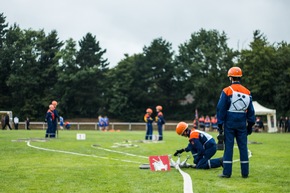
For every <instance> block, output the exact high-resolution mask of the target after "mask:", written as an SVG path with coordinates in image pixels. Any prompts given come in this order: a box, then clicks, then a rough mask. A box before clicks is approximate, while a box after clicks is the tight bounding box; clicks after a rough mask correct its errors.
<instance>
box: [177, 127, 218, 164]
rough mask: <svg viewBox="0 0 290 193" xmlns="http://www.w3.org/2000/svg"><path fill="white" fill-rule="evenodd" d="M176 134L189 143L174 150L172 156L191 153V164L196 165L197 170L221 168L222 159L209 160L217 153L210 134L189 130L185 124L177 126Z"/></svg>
mask: <svg viewBox="0 0 290 193" xmlns="http://www.w3.org/2000/svg"><path fill="white" fill-rule="evenodd" d="M176 133H177V134H178V135H181V136H183V137H188V138H189V143H188V145H187V147H186V148H183V149H179V150H176V152H175V153H174V154H173V155H174V156H177V155H178V154H181V153H183V152H184V151H185V152H189V151H191V153H192V156H193V158H194V162H193V163H194V164H196V168H197V169H210V168H218V167H221V166H222V158H214V159H211V158H212V157H213V156H214V155H215V153H216V151H217V146H216V142H215V140H214V138H213V137H212V136H211V135H210V134H208V133H206V132H204V131H200V130H198V129H194V128H193V129H191V130H190V129H189V128H188V124H187V123H185V122H179V123H178V124H177V126H176Z"/></svg>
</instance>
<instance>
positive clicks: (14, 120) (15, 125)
mask: <svg viewBox="0 0 290 193" xmlns="http://www.w3.org/2000/svg"><path fill="white" fill-rule="evenodd" d="M13 122H14V128H15V130H18V124H19V119H18V117H17V116H15V117H14V119H13Z"/></svg>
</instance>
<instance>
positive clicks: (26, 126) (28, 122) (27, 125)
mask: <svg viewBox="0 0 290 193" xmlns="http://www.w3.org/2000/svg"><path fill="white" fill-rule="evenodd" d="M29 126H30V121H29V118H28V117H26V120H25V128H26V129H27V130H30V128H29Z"/></svg>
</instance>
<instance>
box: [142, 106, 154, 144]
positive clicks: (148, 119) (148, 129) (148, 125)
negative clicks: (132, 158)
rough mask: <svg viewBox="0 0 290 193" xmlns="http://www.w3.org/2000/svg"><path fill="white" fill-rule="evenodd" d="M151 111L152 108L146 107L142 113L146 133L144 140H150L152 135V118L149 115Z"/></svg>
mask: <svg viewBox="0 0 290 193" xmlns="http://www.w3.org/2000/svg"><path fill="white" fill-rule="evenodd" d="M152 113H153V111H152V109H150V108H148V109H146V114H145V115H144V121H145V123H146V135H145V140H152V135H153V126H152V123H153V119H152V117H151V114H152Z"/></svg>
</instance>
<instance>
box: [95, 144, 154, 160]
mask: <svg viewBox="0 0 290 193" xmlns="http://www.w3.org/2000/svg"><path fill="white" fill-rule="evenodd" d="M91 147H92V148H96V149H100V150H104V151H108V152H114V153H120V154H124V155H129V156H133V157H140V158H145V159H148V157H147V156H142V155H135V154H131V153H126V152H122V151H116V150H111V149H106V148H102V147H94V146H93V145H92V146H91Z"/></svg>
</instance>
